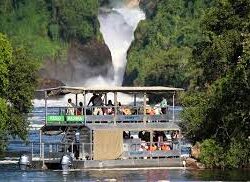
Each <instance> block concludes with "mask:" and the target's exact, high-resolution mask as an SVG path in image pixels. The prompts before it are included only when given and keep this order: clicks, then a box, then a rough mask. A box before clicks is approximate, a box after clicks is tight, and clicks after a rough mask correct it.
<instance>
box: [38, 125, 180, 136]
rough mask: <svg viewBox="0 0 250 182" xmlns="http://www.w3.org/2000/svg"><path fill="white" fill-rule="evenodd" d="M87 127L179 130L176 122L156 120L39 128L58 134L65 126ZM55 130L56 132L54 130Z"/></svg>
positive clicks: (131, 129) (129, 129) (124, 129)
mask: <svg viewBox="0 0 250 182" xmlns="http://www.w3.org/2000/svg"><path fill="white" fill-rule="evenodd" d="M70 126H74V127H77V126H78V127H84V126H86V127H88V128H89V129H90V130H93V131H97V130H121V131H151V130H152V131H173V130H180V127H179V126H178V124H177V123H176V122H165V123H161V122H156V123H147V124H144V123H116V124H105V123H103V124H100V123H98V124H87V125H82V124H73V125H63V124H62V125H44V126H43V127H42V128H41V130H42V131H43V133H44V134H46V133H47V134H51V135H54V134H59V133H62V132H63V131H65V130H66V128H67V127H70ZM55 131H57V132H55Z"/></svg>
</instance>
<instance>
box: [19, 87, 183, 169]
mask: <svg viewBox="0 0 250 182" xmlns="http://www.w3.org/2000/svg"><path fill="white" fill-rule="evenodd" d="M182 91H184V89H182V88H173V87H162V86H154V87H69V86H60V87H56V88H47V89H42V90H38V91H37V92H40V93H41V92H42V93H43V94H44V102H45V123H44V125H43V126H42V127H41V128H40V136H39V137H40V142H39V143H38V144H32V145H31V152H30V153H26V154H23V155H22V156H21V157H20V162H19V164H20V166H21V168H22V169H27V168H35V169H64V170H65V169H93V168H97V169H105V168H135V167H136V168H137V167H182V166H183V160H184V159H183V158H182V157H181V156H182V154H181V151H182V147H181V146H182V145H181V142H180V141H181V137H174V136H173V134H176V136H177V134H178V135H179V136H181V135H180V134H181V129H180V127H179V125H178V124H179V122H180V118H179V117H178V113H176V112H177V108H178V107H177V106H175V98H176V95H177V94H178V93H179V92H182ZM119 93H123V94H128V95H130V96H131V98H132V100H133V101H132V102H131V103H130V104H126V105H124V104H121V103H119V98H118V94H119ZM67 94H74V95H75V99H74V100H75V103H74V104H72V105H71V106H67V107H53V111H54V112H53V113H51V112H48V111H49V109H50V107H48V100H49V98H50V97H53V98H55V97H60V96H62V95H67ZM89 94H93V95H95V96H96V95H98V96H99V98H101V101H102V103H101V104H96V103H95V104H94V105H92V106H89V105H88V104H89V103H88V101H87V95H89ZM110 94H111V95H113V99H112V100H113V102H114V104H113V105H108V103H109V101H108V99H107V98H108V95H109V96H110ZM152 94H154V95H155V96H157V95H159V96H161V95H168V96H169V97H168V98H172V102H171V104H172V105H171V106H170V105H168V106H166V108H165V111H166V112H161V110H162V108H161V107H160V106H159V105H154V106H150V105H149V104H148V103H147V102H148V96H149V95H152ZM79 96H81V97H83V101H82V102H83V104H81V105H79ZM93 103H94V102H93ZM65 105H66V103H65ZM69 110H70V112H69ZM97 110H99V111H100V112H96V111H97ZM152 110H153V111H158V112H154V113H152V112H151V111H152ZM56 135H60V136H61V138H62V139H61V141H60V142H57V143H53V142H52V139H50V137H53V136H56ZM45 136H46V141H45V140H44V138H45ZM35 146H36V147H35ZM26 164H27V165H26Z"/></svg>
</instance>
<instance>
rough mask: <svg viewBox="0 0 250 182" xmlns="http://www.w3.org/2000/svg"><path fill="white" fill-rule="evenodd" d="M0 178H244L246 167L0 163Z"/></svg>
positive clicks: (95, 179) (142, 179)
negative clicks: (59, 167) (68, 167)
mask: <svg viewBox="0 0 250 182" xmlns="http://www.w3.org/2000/svg"><path fill="white" fill-rule="evenodd" d="M0 176H1V178H0V181H19V182H21V181H25V182H26V181H36V182H38V181H39V182H40V181H41V182H42V181H162V182H163V181H247V180H249V179H250V171H249V170H225V171H222V170H191V169H130V170H128V169H114V170H81V171H69V172H64V171H52V170H46V171H42V170H30V171H21V170H19V169H18V166H17V165H0Z"/></svg>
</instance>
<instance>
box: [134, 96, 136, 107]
mask: <svg viewBox="0 0 250 182" xmlns="http://www.w3.org/2000/svg"><path fill="white" fill-rule="evenodd" d="M134 106H136V93H134Z"/></svg>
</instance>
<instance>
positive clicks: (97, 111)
mask: <svg viewBox="0 0 250 182" xmlns="http://www.w3.org/2000/svg"><path fill="white" fill-rule="evenodd" d="M90 103H92V106H103V100H102V94H99V95H97V94H96V93H93V96H92V97H91V98H90V100H89V103H88V106H89V104H90ZM93 114H94V115H102V114H103V110H102V108H101V107H94V111H93Z"/></svg>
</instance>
